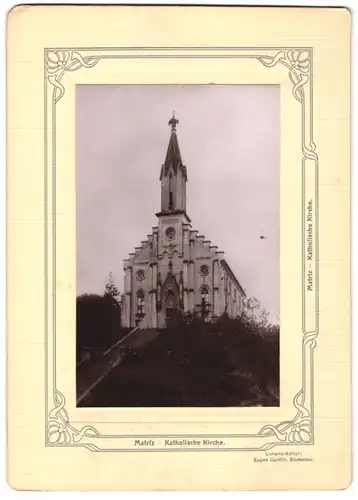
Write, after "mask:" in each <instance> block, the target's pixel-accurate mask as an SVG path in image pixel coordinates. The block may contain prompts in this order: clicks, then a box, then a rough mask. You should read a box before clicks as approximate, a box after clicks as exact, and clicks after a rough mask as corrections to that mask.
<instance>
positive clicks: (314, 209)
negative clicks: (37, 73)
mask: <svg viewBox="0 0 358 500" xmlns="http://www.w3.org/2000/svg"><path fill="white" fill-rule="evenodd" d="M208 51H209V52H210V54H207V53H205V52H208ZM101 52H102V53H101ZM178 52H181V53H178ZM223 52H225V53H223ZM126 58H129V59H134V58H137V59H138V58H140V59H148V58H154V59H163V58H164V59H175V58H187V59H188V58H198V59H200V58H201V59H202V58H230V59H244V58H246V59H247V58H250V59H254V60H256V61H257V62H258V63H259V64H262V65H264V66H265V67H267V68H272V67H274V66H276V65H278V64H279V65H283V66H284V67H286V68H287V70H288V77H289V79H290V81H291V83H292V85H293V87H292V95H293V97H294V99H295V100H296V101H298V103H299V105H300V108H301V151H302V215H301V216H302V229H301V241H302V296H303V299H302V334H303V337H302V387H301V389H300V390H299V391H298V392H297V394H296V395H295V396H294V398H293V406H294V409H295V410H296V412H295V414H294V416H293V418H292V419H290V420H287V421H284V422H281V423H279V424H276V425H274V424H267V425H265V426H263V427H262V428H261V429H259V430H258V432H257V433H256V434H215V435H208V434H203V435H200V434H195V435H188V434H185V435H184V434H171V435H162V434H156V435H140V436H137V435H136V436H133V435H104V434H101V433H100V432H99V431H98V430H97V429H95V427H93V426H91V425H85V426H83V427H82V428H81V429H77V428H76V427H74V426H73V425H72V424H71V420H70V417H69V414H68V412H67V410H66V408H65V405H66V399H65V396H64V395H63V394H62V393H61V392H60V391H59V389H58V388H57V384H56V286H55V285H54V284H55V283H56V107H57V105H58V104H59V102H60V100H61V99H62V98H63V97H64V95H65V86H64V80H65V76H66V74H67V73H68V72H73V71H78V70H80V69H82V68H92V67H94V66H95V65H96V64H98V63H99V62H100V61H101V60H104V59H119V60H120V59H126ZM50 86H51V87H50ZM50 91H52V92H51V101H50V102H48V94H49V92H50ZM44 93H45V100H44V107H45V109H44V113H45V117H44V128H45V136H44V146H45V170H44V182H45V186H44V187H45V200H44V215H45V235H44V236H45V259H44V260H45V380H46V388H45V389H46V390H45V400H46V404H45V408H46V410H45V412H46V413H45V423H46V425H45V445H46V446H72V447H73V446H82V447H86V448H87V449H89V450H91V451H118V452H119V451H123V452H124V451H140V452H143V451H151V452H153V451H159V452H163V451H166V452H167V451H176V452H178V451H190V452H193V451H205V452H208V451H211V452H213V451H250V450H251V451H267V450H269V449H270V448H273V447H275V446H277V445H286V446H289V445H293V444H294V445H295V446H297V445H313V444H314V383H313V379H314V349H315V347H316V337H317V335H318V332H319V322H318V305H319V302H318V300H319V282H318V156H317V153H316V151H315V149H316V146H315V143H314V140H313V49H312V48H311V47H306V48H305V47H276V48H275V47H207V48H203V47H145V48H143V47H142V48H138V47H127V48H115V47H114V48H88V47H84V48H48V49H45V51H44ZM49 104H51V110H50V114H51V123H50V128H49V120H48V111H49V108H48V105H49ZM49 130H51V135H50V137H51V154H50V155H49V154H48V133H49ZM49 156H50V157H49ZM50 165H51V168H52V185H51V188H50V189H49V186H48V178H49V176H48V168H49V166H50ZM49 193H51V197H52V198H51V201H52V205H51V207H52V212H51V214H50V213H49ZM307 206H309V207H310V208H309V212H308V214H307V212H306V208H307ZM51 226H52V231H51V233H50V227H51ZM49 237H51V238H52V245H53V246H52V255H51V259H52V267H51V268H50V267H49V263H50V259H49V252H48V242H49ZM49 273H50V274H49ZM307 275H308V276H309V277H310V279H309V283H308V285H307ZM51 283H52V285H53V289H52V290H51V296H52V298H53V304H52V311H53V320H52V324H51V325H50V324H49V314H48V311H49V296H48V292H49V291H50V284H51ZM51 327H52V332H51V334H52V348H51V345H50V344H49V339H50V337H49V334H50V331H51ZM49 370H52V378H53V386H52V387H49V383H48V379H49ZM178 437H181V438H184V437H185V438H187V437H198V438H199V437H202V438H211V437H219V438H237V439H239V440H244V439H245V438H246V439H248V440H250V441H251V440H252V439H253V440H254V441H255V442H256V443H257V444H256V445H255V446H251V447H250V446H244V445H243V446H238V447H227V448H209V449H208V448H185V449H184V448H180V447H171V448H164V447H160V448H152V449H143V448H138V449H133V448H128V447H122V448H121V447H118V446H117V445H116V446H111V441H112V440H115V442H116V443H117V441H118V440H121V439H125V438H131V439H134V438H163V439H164V438H165V439H168V438H178ZM108 442H109V446H108Z"/></svg>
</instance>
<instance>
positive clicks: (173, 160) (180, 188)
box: [160, 112, 188, 213]
mask: <svg viewBox="0 0 358 500" xmlns="http://www.w3.org/2000/svg"><path fill="white" fill-rule="evenodd" d="M178 123H179V120H177V119H176V118H175V114H174V112H173V116H172V118H171V119H170V120H169V122H168V125H169V126H170V127H171V130H170V138H169V144H168V149H167V153H166V156H165V160H164V164H163V165H162V169H161V172H160V181H161V184H162V197H161V212H160V213H170V212H183V213H185V212H186V182H187V180H188V178H187V172H186V167H185V166H184V165H183V160H182V157H181V154H180V149H179V142H178V136H177V129H176V127H177V124H178Z"/></svg>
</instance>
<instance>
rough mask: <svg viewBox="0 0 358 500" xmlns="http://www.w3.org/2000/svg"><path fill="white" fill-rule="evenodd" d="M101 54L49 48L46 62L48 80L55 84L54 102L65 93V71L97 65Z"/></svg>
mask: <svg viewBox="0 0 358 500" xmlns="http://www.w3.org/2000/svg"><path fill="white" fill-rule="evenodd" d="M100 59H101V56H85V57H83V56H81V54H80V53H79V52H76V51H67V50H48V51H46V56H45V64H46V71H47V80H48V81H49V82H50V83H51V84H52V85H53V87H54V93H53V104H57V103H58V101H59V100H60V99H61V98H62V97H63V96H64V94H65V87H64V85H63V83H62V82H61V80H62V78H63V76H64V75H65V73H67V72H70V71H77V70H78V69H80V68H82V67H83V68H92V67H93V66H95V65H96V64H97V63H98V61H99V60H100Z"/></svg>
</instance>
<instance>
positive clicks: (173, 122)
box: [168, 111, 179, 131]
mask: <svg viewBox="0 0 358 500" xmlns="http://www.w3.org/2000/svg"><path fill="white" fill-rule="evenodd" d="M177 123H179V120H177V119H176V118H175V111H173V116H172V118H171V119H170V120H169V122H168V125H171V127H172V131H175V130H176V126H177Z"/></svg>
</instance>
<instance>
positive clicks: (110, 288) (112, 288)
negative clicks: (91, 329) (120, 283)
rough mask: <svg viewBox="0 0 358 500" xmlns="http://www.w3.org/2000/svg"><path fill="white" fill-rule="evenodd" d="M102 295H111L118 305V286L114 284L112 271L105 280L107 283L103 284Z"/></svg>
mask: <svg viewBox="0 0 358 500" xmlns="http://www.w3.org/2000/svg"><path fill="white" fill-rule="evenodd" d="M104 296H109V297H111V298H112V299H113V301H114V302H116V303H117V304H118V305H119V302H120V293H119V291H118V288H117V287H116V285H115V282H114V279H113V273H112V271H111V272H110V273H109V276H108V280H107V283H106V285H105V291H104Z"/></svg>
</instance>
